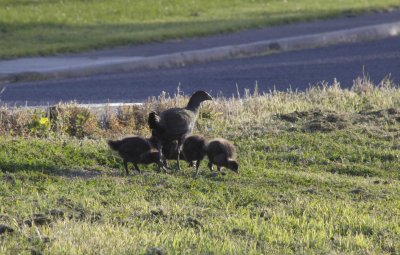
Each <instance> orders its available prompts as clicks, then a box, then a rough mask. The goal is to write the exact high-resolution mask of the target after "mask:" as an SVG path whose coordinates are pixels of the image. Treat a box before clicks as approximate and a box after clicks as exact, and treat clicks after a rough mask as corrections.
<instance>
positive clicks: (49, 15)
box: [0, 0, 400, 58]
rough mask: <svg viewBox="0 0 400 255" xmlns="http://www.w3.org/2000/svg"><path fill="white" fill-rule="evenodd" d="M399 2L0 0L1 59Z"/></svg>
mask: <svg viewBox="0 0 400 255" xmlns="http://www.w3.org/2000/svg"><path fill="white" fill-rule="evenodd" d="M399 6H400V4H399V2H398V1H397V0H384V1H382V0H368V1H366V0H357V1H351V0H337V1H323V0H313V1H311V0H301V1H293V0H288V1H286V0H285V1H278V0H275V1H273V0H270V1H264V0H253V1H239V0H218V1H209V0H201V1H184V0H161V1H159V0H157V1H155V0H148V1H128V0H117V1H106V0H100V1H90V0H89V1H76V0H68V1H60V0H51V1H44V0H43V1H39V0H37V1H28V0H0V58H15V57H21V56H37V55H51V54H56V53H63V52H77V51H83V50H89V49H98V48H103V47H109V46H117V45H125V44H137V43H146V42H150V41H161V40H166V39H176V38H185V37H194V36H203V35H207V34H214V33H223V32H231V31H236V30H241V29H246V28H254V27H260V26H266V25H276V24H282V23H287V22H296V21H305V20H310V19H316V18H329V17H334V16H337V15H340V14H357V13H361V12H364V11H369V10H384V9H389V8H398V7H399Z"/></svg>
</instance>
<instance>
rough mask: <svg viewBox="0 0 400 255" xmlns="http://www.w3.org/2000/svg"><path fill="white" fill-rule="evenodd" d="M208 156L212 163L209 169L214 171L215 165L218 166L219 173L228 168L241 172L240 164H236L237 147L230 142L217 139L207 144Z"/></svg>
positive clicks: (209, 164)
mask: <svg viewBox="0 0 400 255" xmlns="http://www.w3.org/2000/svg"><path fill="white" fill-rule="evenodd" d="M206 151H207V156H208V159H209V160H210V162H209V163H208V167H209V168H210V171H213V164H215V165H217V169H218V171H221V167H226V168H228V169H230V170H232V171H234V172H236V173H238V172H239V164H238V163H237V162H236V149H235V146H234V145H233V144H232V143H231V142H230V141H228V140H225V139H223V138H216V139H213V140H211V141H209V143H208V144H207V147H206Z"/></svg>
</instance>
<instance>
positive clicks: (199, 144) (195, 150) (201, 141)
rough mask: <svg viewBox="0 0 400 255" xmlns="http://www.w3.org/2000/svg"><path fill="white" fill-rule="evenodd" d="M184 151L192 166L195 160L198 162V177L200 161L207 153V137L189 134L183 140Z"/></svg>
mask: <svg viewBox="0 0 400 255" xmlns="http://www.w3.org/2000/svg"><path fill="white" fill-rule="evenodd" d="M182 153H183V156H184V158H185V160H186V161H187V162H189V164H190V165H191V166H192V165H193V162H194V161H195V162H196V173H195V177H196V176H197V174H198V173H199V166H200V163H201V161H202V160H203V158H204V156H205V155H206V139H205V138H204V137H203V136H200V135H192V136H188V137H187V138H186V139H185V141H184V142H183V146H182Z"/></svg>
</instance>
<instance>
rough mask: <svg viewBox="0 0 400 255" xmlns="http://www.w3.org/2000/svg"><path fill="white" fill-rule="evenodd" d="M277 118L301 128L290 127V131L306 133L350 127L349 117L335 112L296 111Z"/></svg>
mask: <svg viewBox="0 0 400 255" xmlns="http://www.w3.org/2000/svg"><path fill="white" fill-rule="evenodd" d="M277 117H278V118H279V119H281V120H284V121H287V122H290V123H296V124H298V125H299V126H300V127H299V128H297V127H289V131H298V130H302V131H305V132H331V131H334V130H338V129H344V128H346V127H348V126H349V125H350V122H349V120H348V117H347V116H345V115H344V114H338V113H336V112H334V111H321V110H310V111H304V112H299V111H294V112H292V113H287V114H280V115H277Z"/></svg>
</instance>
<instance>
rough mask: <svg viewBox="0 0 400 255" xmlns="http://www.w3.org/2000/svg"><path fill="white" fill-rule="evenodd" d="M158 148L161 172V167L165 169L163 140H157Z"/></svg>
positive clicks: (158, 170) (159, 170)
mask: <svg viewBox="0 0 400 255" xmlns="http://www.w3.org/2000/svg"><path fill="white" fill-rule="evenodd" d="M157 149H158V163H157V165H158V167H157V172H161V169H163V170H165V169H164V163H163V157H164V156H163V154H162V144H161V141H158V142H157Z"/></svg>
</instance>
